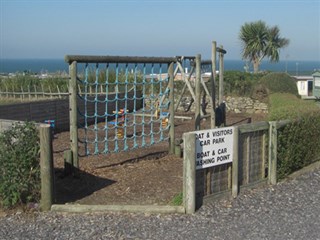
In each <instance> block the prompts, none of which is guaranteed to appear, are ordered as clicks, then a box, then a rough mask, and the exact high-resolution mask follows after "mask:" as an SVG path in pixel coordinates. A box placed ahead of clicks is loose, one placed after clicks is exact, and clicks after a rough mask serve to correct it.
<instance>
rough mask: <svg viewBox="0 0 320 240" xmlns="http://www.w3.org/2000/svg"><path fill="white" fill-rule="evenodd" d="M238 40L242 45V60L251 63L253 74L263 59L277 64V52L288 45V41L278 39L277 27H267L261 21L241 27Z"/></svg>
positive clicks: (278, 31)
mask: <svg viewBox="0 0 320 240" xmlns="http://www.w3.org/2000/svg"><path fill="white" fill-rule="evenodd" d="M239 39H240V41H241V44H242V58H243V59H247V60H249V61H250V62H252V63H253V67H254V72H255V73H257V72H258V70H259V65H260V62H261V60H262V59H263V58H265V57H267V58H269V60H270V61H271V62H278V61H279V50H280V49H281V48H283V47H286V46H287V45H288V44H289V40H288V39H286V38H281V37H280V29H279V28H278V26H273V27H269V26H267V25H266V23H265V22H263V21H261V20H260V21H256V22H249V23H245V24H244V25H242V26H241V28H240V33H239Z"/></svg>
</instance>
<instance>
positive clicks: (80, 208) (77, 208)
mask: <svg viewBox="0 0 320 240" xmlns="http://www.w3.org/2000/svg"><path fill="white" fill-rule="evenodd" d="M51 211H53V212H68V213H87V212H129V213H162V214H170V213H181V214H184V213H185V208H184V207H183V206H167V205H163V206H160V205H158V206H157V205H83V204H53V205H52V206H51Z"/></svg>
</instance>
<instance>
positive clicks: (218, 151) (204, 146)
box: [194, 127, 235, 169]
mask: <svg viewBox="0 0 320 240" xmlns="http://www.w3.org/2000/svg"><path fill="white" fill-rule="evenodd" d="M234 131H235V128H234V127H226V128H215V129H210V130H202V131H196V132H194V133H195V135H196V169H203V168H208V167H213V166H218V165H221V164H226V163H230V162H232V160H233V145H234Z"/></svg>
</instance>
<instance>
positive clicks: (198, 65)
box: [195, 54, 201, 130]
mask: <svg viewBox="0 0 320 240" xmlns="http://www.w3.org/2000/svg"><path fill="white" fill-rule="evenodd" d="M195 85H196V91H195V92H196V93H195V95H196V98H195V108H196V109H195V130H200V119H201V116H200V108H201V96H200V95H201V92H200V90H201V55H200V54H197V56H196V82H195Z"/></svg>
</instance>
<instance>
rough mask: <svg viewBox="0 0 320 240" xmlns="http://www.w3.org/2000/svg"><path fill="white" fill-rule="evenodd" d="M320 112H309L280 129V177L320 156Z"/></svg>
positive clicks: (278, 172)
mask: <svg viewBox="0 0 320 240" xmlns="http://www.w3.org/2000/svg"><path fill="white" fill-rule="evenodd" d="M319 136H320V112H319V111H318V112H317V113H315V112H314V113H309V114H306V115H304V116H303V117H302V118H301V119H299V120H295V121H293V122H292V123H290V124H288V125H286V126H285V127H284V128H283V129H281V130H279V131H278V142H277V144H278V162H277V174H278V177H279V178H280V179H281V178H284V177H286V176H287V175H289V174H290V173H292V172H294V171H296V170H298V169H301V168H303V167H305V166H307V165H309V164H311V163H313V162H315V161H317V160H319V158H320V138H319Z"/></svg>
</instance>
